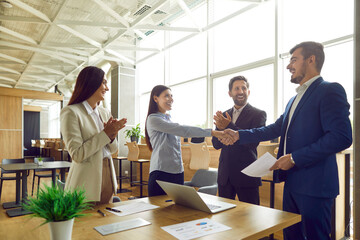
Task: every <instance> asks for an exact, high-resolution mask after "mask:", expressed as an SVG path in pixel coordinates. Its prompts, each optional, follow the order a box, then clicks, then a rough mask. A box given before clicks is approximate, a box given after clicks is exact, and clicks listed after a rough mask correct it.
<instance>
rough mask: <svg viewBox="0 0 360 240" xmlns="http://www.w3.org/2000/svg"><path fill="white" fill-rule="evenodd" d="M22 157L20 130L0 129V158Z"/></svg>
mask: <svg viewBox="0 0 360 240" xmlns="http://www.w3.org/2000/svg"><path fill="white" fill-rule="evenodd" d="M3 158H22V131H21V130H20V131H9V130H0V160H1V159H3Z"/></svg>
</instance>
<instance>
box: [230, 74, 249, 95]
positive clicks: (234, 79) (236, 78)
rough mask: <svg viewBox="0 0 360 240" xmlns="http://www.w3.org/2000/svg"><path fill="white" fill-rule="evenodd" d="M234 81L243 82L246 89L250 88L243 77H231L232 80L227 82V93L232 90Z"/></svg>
mask: <svg viewBox="0 0 360 240" xmlns="http://www.w3.org/2000/svg"><path fill="white" fill-rule="evenodd" d="M235 81H244V82H245V83H246V87H247V88H249V87H250V85H249V82H248V80H247V79H246V77H244V76H236V77H233V78H232V79H230V82H229V91H230V92H231V89H232V88H233V85H234V82H235Z"/></svg>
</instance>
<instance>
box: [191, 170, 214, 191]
mask: <svg viewBox="0 0 360 240" xmlns="http://www.w3.org/2000/svg"><path fill="white" fill-rule="evenodd" d="M217 176H218V171H217V169H199V170H197V171H196V172H195V174H194V176H193V177H192V179H191V183H192V185H193V186H194V187H204V186H211V185H215V184H217Z"/></svg>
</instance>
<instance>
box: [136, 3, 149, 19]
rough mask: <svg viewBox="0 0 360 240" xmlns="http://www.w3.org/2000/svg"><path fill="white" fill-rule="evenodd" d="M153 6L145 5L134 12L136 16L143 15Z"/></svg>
mask: <svg viewBox="0 0 360 240" xmlns="http://www.w3.org/2000/svg"><path fill="white" fill-rule="evenodd" d="M150 8H151V7H150V6H149V5H146V4H145V5H143V6H142V7H141V8H140V9H139V10H137V11H136V12H135V13H134V16H141V15H142V14H143V13H145V12H146V11H147V10H149V9H150Z"/></svg>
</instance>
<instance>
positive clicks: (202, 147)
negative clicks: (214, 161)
mask: <svg viewBox="0 0 360 240" xmlns="http://www.w3.org/2000/svg"><path fill="white" fill-rule="evenodd" d="M189 147H190V152H191V158H190V165H189V168H190V169H192V170H198V169H208V168H209V164H210V152H209V149H208V147H207V144H206V142H202V143H189Z"/></svg>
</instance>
